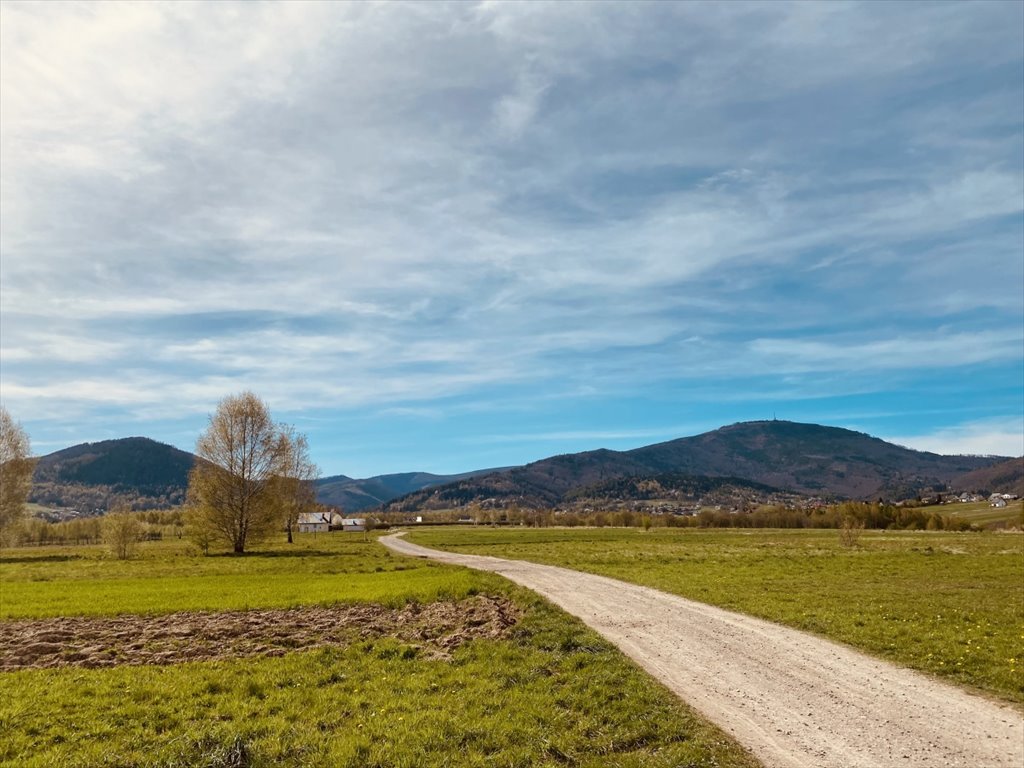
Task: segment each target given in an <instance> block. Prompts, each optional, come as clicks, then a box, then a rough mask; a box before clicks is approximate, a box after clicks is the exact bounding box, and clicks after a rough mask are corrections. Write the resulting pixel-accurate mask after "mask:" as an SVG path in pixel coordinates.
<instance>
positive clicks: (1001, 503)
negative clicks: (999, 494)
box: [992, 498, 1006, 508]
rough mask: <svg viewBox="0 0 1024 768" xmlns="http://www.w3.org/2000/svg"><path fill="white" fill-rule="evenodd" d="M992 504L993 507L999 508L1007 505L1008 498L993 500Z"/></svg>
mask: <svg viewBox="0 0 1024 768" xmlns="http://www.w3.org/2000/svg"><path fill="white" fill-rule="evenodd" d="M992 506H993V507H999V508H1002V507H1005V506H1006V499H1003V498H999V499H996V500H995V501H993V502H992Z"/></svg>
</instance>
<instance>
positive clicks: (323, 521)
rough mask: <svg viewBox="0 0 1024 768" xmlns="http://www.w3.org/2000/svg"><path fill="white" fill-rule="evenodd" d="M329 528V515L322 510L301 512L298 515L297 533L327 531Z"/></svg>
mask: <svg viewBox="0 0 1024 768" xmlns="http://www.w3.org/2000/svg"><path fill="white" fill-rule="evenodd" d="M329 530H331V516H330V515H329V514H327V513H323V512H303V513H302V514H301V515H299V533H327V532H328V531H329Z"/></svg>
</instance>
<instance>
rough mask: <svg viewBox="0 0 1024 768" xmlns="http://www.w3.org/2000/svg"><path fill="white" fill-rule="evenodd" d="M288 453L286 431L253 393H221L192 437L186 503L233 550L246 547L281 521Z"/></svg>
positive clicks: (242, 549) (238, 551)
mask: <svg viewBox="0 0 1024 768" xmlns="http://www.w3.org/2000/svg"><path fill="white" fill-rule="evenodd" d="M289 454H290V449H289V438H288V435H287V434H286V432H285V431H283V430H282V428H280V427H279V426H278V425H276V424H275V423H274V421H273V419H271V417H270V409H269V408H267V405H266V403H264V402H263V401H262V400H261V399H260V398H259V397H257V396H256V395H254V394H253V393H252V392H243V393H241V394H239V395H230V396H228V397H226V398H224V399H223V400H221V401H220V403H219V404H218V406H217V410H216V412H215V413H214V414H213V415H212V416H210V424H209V426H208V427H207V429H206V431H205V432H204V433H203V434H202V435H200V436H199V440H198V441H197V442H196V463H195V466H194V467H193V468H192V472H191V474H190V476H189V492H188V495H189V504H190V505H191V506H192V508H193V509H194V510H195V513H196V514H197V515H198V516H200V517H201V519H202V521H203V524H204V525H205V526H206V527H208V529H209V530H210V531H211V532H212V533H213V535H214V536H216V538H217V539H219V540H221V541H223V542H224V543H225V544H227V545H229V546H230V547H231V548H232V549H233V550H234V551H235V552H237V553H242V552H245V547H246V545H248V544H251V543H254V542H257V541H260V540H261V539H264V538H265V537H266V536H267V535H269V534H270V533H271V532H272V531H274V530H275V529H277V528H278V527H279V526H281V524H282V523H283V514H284V510H283V508H282V504H281V496H280V493H281V490H280V486H281V484H280V482H279V480H280V478H281V477H284V476H285V474H286V470H287V463H288V458H289Z"/></svg>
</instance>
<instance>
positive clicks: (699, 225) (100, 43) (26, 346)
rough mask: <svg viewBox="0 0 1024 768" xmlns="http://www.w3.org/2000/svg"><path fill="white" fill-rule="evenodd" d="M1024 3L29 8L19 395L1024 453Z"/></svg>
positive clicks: (2, 246)
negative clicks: (251, 401) (817, 434)
mask: <svg viewBox="0 0 1024 768" xmlns="http://www.w3.org/2000/svg"><path fill="white" fill-rule="evenodd" d="M1022 30H1024V4H1021V3H1018V2H998V3H937V4H929V3H909V2H906V3H874V2H868V3H863V4H861V3H841V2H830V3H822V4H814V3H799V4H785V3H754V4H743V3H738V2H736V3H722V4H700V3H696V2H691V3H678V4H672V3H651V4H643V3H636V2H630V3H622V4H617V3H611V2H608V3H571V4H570V3H552V4H544V3H492V2H484V3H453V4H443V3H415V4H399V3H386V4H379V5H378V4H373V3H359V4H351V5H347V4H342V3H326V2H324V3H310V4H304V3H300V2H288V3H263V4H259V3H244V4H234V3H230V2H218V3H205V4H204V3H167V4H160V3H156V2H147V3H130V4H117V3H101V4H89V3H85V4H79V3H58V2H45V3H19V2H4V3H3V5H2V6H0V34H2V38H0V56H2V61H0V79H2V83H0V87H2V91H0V120H2V126H0V127H2V131H0V153H2V154H0V182H2V189H0V218H2V228H0V257H2V258H0V312H2V314H0V347H2V349H0V361H2V372H0V373H2V376H0V396H2V400H3V404H4V405H5V406H6V407H7V408H8V410H10V411H11V413H12V414H13V415H14V416H15V417H16V418H18V419H19V420H21V422H22V423H23V424H24V426H25V427H26V428H27V430H28V431H29V433H30V434H31V436H32V439H33V447H34V449H35V451H36V452H37V453H48V452H50V451H53V450H56V449H58V448H62V447H66V446H68V445H72V444H74V443H78V442H82V441H85V440H90V441H93V440H102V439H107V438H111V437H125V436H129V435H146V436H149V437H153V438H155V439H159V440H162V441H164V442H169V443H172V444H174V445H177V446H179V447H181V448H185V449H192V448H193V447H194V445H195V439H196V437H197V436H198V434H199V432H200V431H201V430H202V429H203V428H204V427H205V425H206V422H207V417H208V415H209V413H210V412H211V411H212V410H213V409H214V407H215V406H216V403H217V401H218V400H220V399H221V398H222V397H224V396H225V395H227V394H231V393H236V392H239V391H242V390H244V389H251V390H253V391H254V392H256V393H257V394H259V395H261V396H262V397H263V398H264V399H265V400H266V401H267V402H268V404H269V405H270V407H271V409H272V412H273V414H274V415H275V417H276V418H278V419H279V420H282V421H287V422H289V423H293V424H295V425H296V426H297V427H298V429H299V430H300V431H303V432H305V433H306V434H307V435H308V436H309V439H310V443H311V447H312V449H313V452H314V455H315V458H316V460H317V461H318V462H319V464H320V465H321V468H322V470H323V472H324V474H337V473H344V474H347V475H351V476H366V475H371V474H377V473H384V472H397V471H407V470H414V469H415V470H428V471H437V472H456V471H464V470H468V469H474V468H479V467H484V466H499V465H507V464H515V463H521V462H525V461H529V460H533V459H537V458H541V457H543V456H547V455H551V454H554V453H563V452H569V451H577V450H583V449H589V448H596V447H599V446H604V447H609V448H620V449H621V448H629V447H635V446H639V445H645V444H649V443H652V442H658V441H661V440H667V439H671V438H674V437H679V436H683V435H690V434H695V433H698V432H702V431H705V430H707V429H713V428H716V427H718V426H721V425H723V424H728V423H732V422H736V421H744V420H748V419H763V418H772V417H773V416H777V417H778V418H780V419H789V420H794V421H810V422H818V423H824V424H831V425H836V426H843V427H848V428H852V429H857V430H861V431H866V432H869V433H871V434H873V435H877V436H880V437H884V438H887V439H893V440H896V441H898V442H900V443H903V444H906V445H911V446H913V447H917V448H923V449H930V450H936V451H940V452H945V453H952V452H965V453H1001V454H1013V455H1020V454H1022V453H1024V436H1022V435H1024V31H1022Z"/></svg>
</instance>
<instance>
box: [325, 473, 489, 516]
mask: <svg viewBox="0 0 1024 768" xmlns="http://www.w3.org/2000/svg"><path fill="white" fill-rule="evenodd" d="M506 469H507V467H503V468H494V469H480V470H476V471H473V472H464V473H461V474H458V475H434V474H431V473H430V472H401V473H398V474H392V475H376V476H374V477H367V478H363V479H355V478H351V477H346V476H345V475H334V476H332V477H324V478H321V479H320V480H317V483H316V485H317V489H316V498H317V501H319V502H320V503H321V504H327V505H329V506H334V507H340V508H341V509H342V510H344V511H345V512H358V511H360V510H363V509H369V508H371V507H378V506H380V505H381V504H385V503H386V502H389V501H391V500H392V499H396V498H398V497H399V496H404V495H406V494H408V493H413V492H415V491H419V490H421V489H423V488H431V487H434V486H437V485H444V484H445V483H452V482H457V481H459V480H463V479H467V478H472V477H477V476H479V475H489V474H493V473H496V472H503V471H505V470H506Z"/></svg>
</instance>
